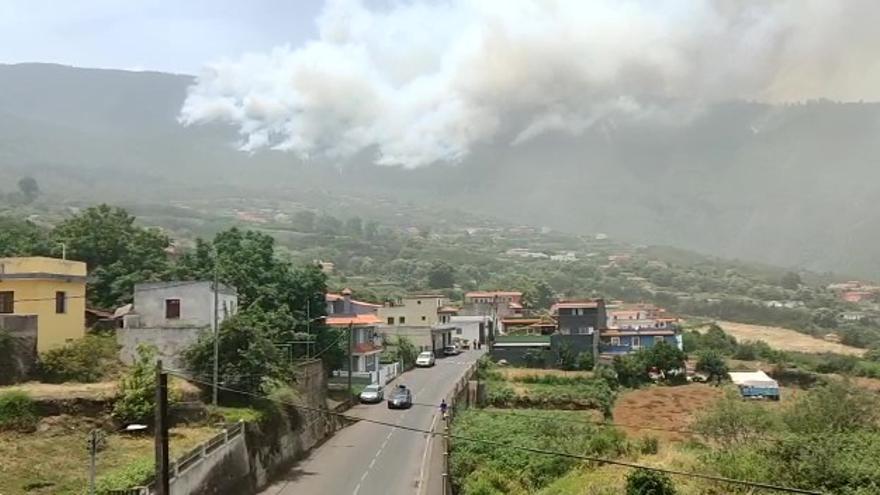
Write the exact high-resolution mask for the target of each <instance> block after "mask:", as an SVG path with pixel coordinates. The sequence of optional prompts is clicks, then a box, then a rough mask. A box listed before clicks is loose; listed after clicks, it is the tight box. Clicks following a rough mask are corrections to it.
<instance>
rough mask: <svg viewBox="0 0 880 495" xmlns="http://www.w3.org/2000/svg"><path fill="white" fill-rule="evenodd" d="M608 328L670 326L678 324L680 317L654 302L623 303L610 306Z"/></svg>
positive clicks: (629, 328)
mask: <svg viewBox="0 0 880 495" xmlns="http://www.w3.org/2000/svg"><path fill="white" fill-rule="evenodd" d="M607 313H608V328H616V329H620V330H642V329H650V328H670V327H672V326H673V325H676V324H678V322H679V319H678V317H675V316H672V315H669V314H667V313H666V310H665V309H663V308H658V307H657V306H654V305H653V304H645V303H639V304H621V305H617V306H615V307H613V308H608V311H607Z"/></svg>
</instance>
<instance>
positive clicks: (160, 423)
mask: <svg viewBox="0 0 880 495" xmlns="http://www.w3.org/2000/svg"><path fill="white" fill-rule="evenodd" d="M154 430H155V431H154V436H155V444H156V495H171V489H170V486H169V480H168V478H169V476H168V471H169V466H168V375H166V374H165V373H164V372H162V360H161V359H160V360H158V361H156V425H155V427H154Z"/></svg>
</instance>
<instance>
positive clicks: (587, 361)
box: [577, 352, 596, 371]
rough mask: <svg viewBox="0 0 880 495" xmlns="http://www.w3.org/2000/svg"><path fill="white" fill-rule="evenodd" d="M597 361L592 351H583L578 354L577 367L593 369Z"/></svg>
mask: <svg viewBox="0 0 880 495" xmlns="http://www.w3.org/2000/svg"><path fill="white" fill-rule="evenodd" d="M595 364H596V361H595V360H594V359H593V353H592V352H581V353H580V354H578V356H577V367H578V369H579V370H583V371H587V370H592V369H593V367H594V366H595Z"/></svg>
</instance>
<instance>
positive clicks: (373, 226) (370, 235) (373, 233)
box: [364, 220, 379, 241]
mask: <svg viewBox="0 0 880 495" xmlns="http://www.w3.org/2000/svg"><path fill="white" fill-rule="evenodd" d="M378 235H379V222H377V221H375V220H370V221H368V222H367V223H366V224H364V238H366V239H367V240H368V241H372V240H374V239H376V237H377V236H378Z"/></svg>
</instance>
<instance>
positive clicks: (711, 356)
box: [696, 350, 727, 384]
mask: <svg viewBox="0 0 880 495" xmlns="http://www.w3.org/2000/svg"><path fill="white" fill-rule="evenodd" d="M696 369H697V371H699V372H702V373H705V374H706V375H707V376H708V377H709V381H711V382H715V383H716V384H720V383H721V382H722V381H723V380H725V379H726V378H727V363H726V362H724V357H722V356H721V353H719V352H718V351H711V350H708V351H702V352H701V353H700V357H699V359H697V366H696Z"/></svg>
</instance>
